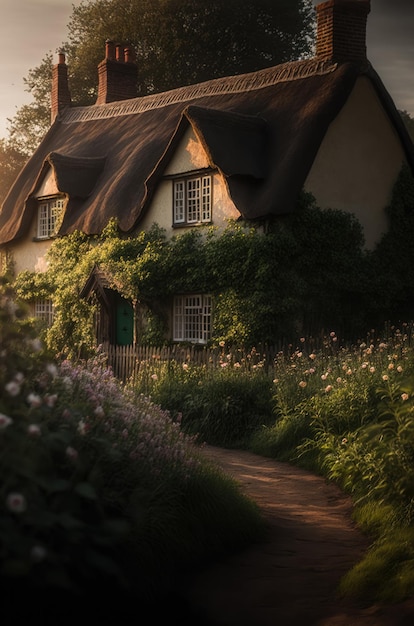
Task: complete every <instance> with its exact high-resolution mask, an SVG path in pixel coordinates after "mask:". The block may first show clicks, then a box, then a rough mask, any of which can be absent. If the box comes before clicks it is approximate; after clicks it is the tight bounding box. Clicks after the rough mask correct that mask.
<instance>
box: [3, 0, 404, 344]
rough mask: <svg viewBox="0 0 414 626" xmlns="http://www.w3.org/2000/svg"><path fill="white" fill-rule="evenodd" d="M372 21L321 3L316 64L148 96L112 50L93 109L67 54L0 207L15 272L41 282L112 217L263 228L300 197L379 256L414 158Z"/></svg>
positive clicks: (136, 227) (359, 9) (349, 2)
mask: <svg viewBox="0 0 414 626" xmlns="http://www.w3.org/2000/svg"><path fill="white" fill-rule="evenodd" d="M369 11H370V1H369V0H328V1H326V2H322V3H321V4H319V5H318V6H317V7H316V12H317V39H316V53H315V56H314V58H311V59H306V60H300V61H295V62H290V63H285V64H282V65H278V66H275V67H270V68H266V69H263V70H259V71H257V72H253V73H249V74H244V75H238V76H229V77H226V78H219V79H214V80H211V81H207V82H204V83H200V84H195V85H191V86H187V87H181V88H178V89H174V90H172V91H169V92H165V93H157V94H152V95H147V96H142V97H137V66H136V63H135V62H134V60H133V57H132V55H131V51H130V50H129V49H125V50H124V49H122V48H121V47H120V46H116V45H115V44H113V43H112V42H107V43H106V51H105V58H104V60H103V61H102V62H101V63H100V65H99V67H98V78H99V87H98V98H97V101H96V103H95V104H94V105H92V106H87V107H76V106H72V102H71V97H70V91H69V86H68V78H67V66H66V64H65V56H64V54H63V53H61V54H59V59H58V63H57V64H56V65H55V67H54V68H53V84H52V95H51V97H52V124H51V127H50V129H49V131H48V133H47V134H46V136H45V138H44V139H43V141H42V142H41V144H40V146H39V147H38V149H37V150H36V152H35V153H34V154H33V156H32V157H31V158H30V160H29V161H28V163H27V164H26V166H25V167H24V168H23V170H22V171H21V173H20V175H19V176H18V178H17V180H16V181H15V183H14V185H13V187H12V188H11V189H10V192H9V194H8V196H7V198H6V200H5V201H4V204H3V206H2V209H1V213H0V250H1V252H2V254H3V255H5V254H8V255H12V257H13V260H14V263H15V269H16V271H17V272H19V271H22V270H25V269H29V270H35V271H42V270H44V268H45V260H44V256H45V253H46V251H47V249H48V247H49V245H50V243H51V240H52V238H53V237H55V236H63V235H65V234H68V233H72V232H73V231H75V230H80V231H83V232H84V233H87V234H91V235H92V234H98V233H100V232H101V231H102V229H103V228H104V227H105V226H106V225H107V223H108V220H109V219H110V218H112V217H116V218H117V219H118V223H119V228H120V230H121V232H123V233H125V234H134V233H137V232H139V231H140V230H145V229H148V228H149V227H150V226H151V224H153V223H155V222H156V223H158V224H159V225H160V226H161V227H163V228H165V229H166V230H167V232H168V233H169V234H174V233H176V232H178V230H179V229H188V228H196V227H198V226H199V225H201V224H212V225H215V226H218V227H222V226H224V225H225V224H226V221H227V220H228V219H229V218H232V219H238V218H240V219H243V220H253V221H254V222H255V223H257V222H258V221H259V222H261V223H266V222H267V221H269V220H273V219H275V217H279V216H281V215H285V214H288V213H289V212H291V211H294V210H295V203H296V199H297V197H298V194H299V192H300V191H301V190H302V189H305V190H306V191H309V192H311V193H312V194H313V195H314V196H315V198H316V201H317V203H318V205H319V206H320V207H322V208H328V207H332V208H337V209H341V210H344V211H348V212H351V213H353V214H354V215H355V216H356V217H357V218H358V220H359V221H360V223H361V224H362V226H363V229H364V234H365V240H366V246H367V247H368V248H373V247H374V246H375V244H376V242H378V240H379V239H380V238H381V236H382V234H383V233H384V232H385V231H386V229H387V219H386V215H385V212H384V208H385V207H386V206H387V204H388V203H389V200H390V195H391V190H392V188H393V185H394V182H395V180H396V178H397V176H398V174H399V172H400V170H401V167H402V165H403V164H408V165H409V166H410V167H411V168H412V169H413V171H414V152H413V145H412V142H411V140H410V138H409V136H408V134H407V132H406V130H405V127H404V125H403V123H402V121H401V118H400V115H399V113H398V111H397V109H396V107H395V105H394V103H393V101H392V98H391V97H390V94H389V93H388V92H387V90H386V89H385V87H384V85H383V83H382V82H381V78H380V77H379V76H378V74H377V73H376V71H375V69H374V68H373V67H372V65H371V63H370V62H369V60H368V58H367V52H366V22H367V16H368V14H369ZM95 278H96V277H95ZM93 284H94V281H93V280H91V282H90V285H89V286H90V287H92V286H93ZM188 297H189V298H191V297H193V296H192V295H189V296H188ZM197 297H198V296H197ZM182 300H183V298H181V299H180V300H179V301H180V302H181V306H183V302H182ZM184 304H185V303H184ZM41 306H45V305H44V304H42V305H41ZM190 308H191V307H190ZM185 309H186V307H185V306H183V310H185ZM40 310H41V309H39V311H40ZM183 315H184V313H183ZM173 338H176V339H180V337H173ZM182 339H188V338H186V337H182Z"/></svg>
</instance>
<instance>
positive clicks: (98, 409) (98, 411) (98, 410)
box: [94, 405, 105, 417]
mask: <svg viewBox="0 0 414 626" xmlns="http://www.w3.org/2000/svg"><path fill="white" fill-rule="evenodd" d="M94 413H95V415H96V417H104V415H105V411H104V410H103V407H102V406H101V405H99V406H97V407H96V409H95V410H94Z"/></svg>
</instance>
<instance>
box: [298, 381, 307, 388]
mask: <svg viewBox="0 0 414 626" xmlns="http://www.w3.org/2000/svg"><path fill="white" fill-rule="evenodd" d="M307 384H308V383H307V382H306V381H304V380H301V381H300V383H299V387H302V389H304V388H305V387H306V385H307Z"/></svg>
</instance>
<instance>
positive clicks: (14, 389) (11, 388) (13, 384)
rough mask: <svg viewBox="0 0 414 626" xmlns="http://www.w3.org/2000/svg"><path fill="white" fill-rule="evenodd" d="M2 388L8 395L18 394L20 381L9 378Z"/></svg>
mask: <svg viewBox="0 0 414 626" xmlns="http://www.w3.org/2000/svg"><path fill="white" fill-rule="evenodd" d="M4 388H5V390H6V391H7V393H8V394H9V396H13V397H14V396H18V395H19V393H20V383H19V382H18V381H17V380H11V381H10V382H9V383H7V384H6V385H5V386H4Z"/></svg>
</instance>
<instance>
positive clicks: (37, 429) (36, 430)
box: [27, 424, 42, 437]
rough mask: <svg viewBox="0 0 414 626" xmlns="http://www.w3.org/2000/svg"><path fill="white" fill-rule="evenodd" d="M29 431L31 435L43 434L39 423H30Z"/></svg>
mask: <svg viewBox="0 0 414 626" xmlns="http://www.w3.org/2000/svg"><path fill="white" fill-rule="evenodd" d="M27 432H28V433H29V435H30V436H31V437H38V436H39V435H41V434H42V431H41V430H40V427H39V426H38V425H37V424H29V426H28V427H27Z"/></svg>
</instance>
